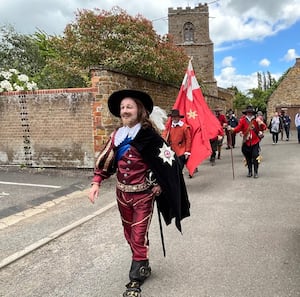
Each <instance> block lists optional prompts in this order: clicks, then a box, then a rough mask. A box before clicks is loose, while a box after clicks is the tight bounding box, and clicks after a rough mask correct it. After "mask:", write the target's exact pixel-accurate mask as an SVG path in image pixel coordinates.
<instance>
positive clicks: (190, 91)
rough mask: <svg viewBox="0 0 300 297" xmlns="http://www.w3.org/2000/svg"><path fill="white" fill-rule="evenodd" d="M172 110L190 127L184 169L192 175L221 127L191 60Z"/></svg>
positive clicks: (209, 150) (207, 155)
mask: <svg viewBox="0 0 300 297" xmlns="http://www.w3.org/2000/svg"><path fill="white" fill-rule="evenodd" d="M173 109H178V110H179V111H180V114H182V115H184V118H183V119H182V120H183V121H185V122H186V123H187V124H188V125H189V126H190V127H191V134H192V146H191V155H190V157H189V159H188V161H187V164H186V167H187V169H188V171H189V173H190V175H193V174H194V171H195V169H196V168H197V166H198V165H200V164H201V162H202V161H203V160H205V159H206V158H208V157H209V156H210V155H211V146H210V142H209V140H210V139H213V138H215V137H217V135H218V134H219V131H222V127H221V124H220V122H219V120H218V119H217V118H216V116H215V115H214V114H213V112H212V111H211V109H210V108H209V107H208V105H207V103H206V101H205V99H204V96H203V94H202V91H201V89H200V86H199V84H198V81H197V79H196V76H195V73H194V69H193V66H192V62H191V60H190V61H189V65H188V68H187V71H186V73H185V76H184V78H183V81H182V85H181V88H180V91H179V94H178V96H177V99H176V101H175V104H174V106H173Z"/></svg>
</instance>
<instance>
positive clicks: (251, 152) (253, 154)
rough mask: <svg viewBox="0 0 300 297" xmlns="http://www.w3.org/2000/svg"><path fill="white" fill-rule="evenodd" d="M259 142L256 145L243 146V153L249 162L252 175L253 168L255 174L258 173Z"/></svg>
mask: <svg viewBox="0 0 300 297" xmlns="http://www.w3.org/2000/svg"><path fill="white" fill-rule="evenodd" d="M259 151H260V148H259V142H258V143H256V144H254V145H250V146H248V145H246V144H245V143H244V144H243V145H242V153H243V155H244V157H245V158H246V161H247V166H248V170H249V172H251V173H252V167H254V172H255V173H257V172H258V160H257V157H258V156H259Z"/></svg>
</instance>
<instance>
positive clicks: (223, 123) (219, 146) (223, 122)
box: [215, 107, 228, 159]
mask: <svg viewBox="0 0 300 297" xmlns="http://www.w3.org/2000/svg"><path fill="white" fill-rule="evenodd" d="M222 110H223V109H222V108H220V107H216V108H215V115H216V117H217V119H218V120H219V122H220V124H221V127H222V128H223V129H224V130H225V129H226V128H227V124H228V123H227V119H226V117H225V115H224V114H222V113H221V111H222ZM223 140H224V134H223V136H222V137H219V138H218V140H217V141H218V143H217V151H218V156H217V158H218V159H221V150H222V145H223Z"/></svg>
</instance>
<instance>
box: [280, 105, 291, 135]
mask: <svg viewBox="0 0 300 297" xmlns="http://www.w3.org/2000/svg"><path fill="white" fill-rule="evenodd" d="M286 110H287V109H286V108H285V109H283V108H282V109H281V111H280V118H281V121H282V125H283V129H282V130H281V140H283V130H284V132H285V136H286V139H285V140H286V141H289V139H290V129H291V117H290V116H289V115H288V114H287V111H286Z"/></svg>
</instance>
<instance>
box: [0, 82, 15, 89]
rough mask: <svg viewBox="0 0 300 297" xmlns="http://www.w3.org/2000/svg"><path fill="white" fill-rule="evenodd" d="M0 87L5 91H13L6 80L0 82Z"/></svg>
mask: <svg viewBox="0 0 300 297" xmlns="http://www.w3.org/2000/svg"><path fill="white" fill-rule="evenodd" d="M0 87H1V88H2V89H4V90H6V91H8V92H9V91H13V87H12V85H11V83H10V82H9V81H8V80H3V81H1V82H0Z"/></svg>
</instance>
